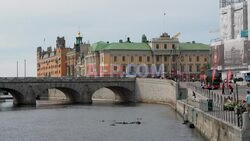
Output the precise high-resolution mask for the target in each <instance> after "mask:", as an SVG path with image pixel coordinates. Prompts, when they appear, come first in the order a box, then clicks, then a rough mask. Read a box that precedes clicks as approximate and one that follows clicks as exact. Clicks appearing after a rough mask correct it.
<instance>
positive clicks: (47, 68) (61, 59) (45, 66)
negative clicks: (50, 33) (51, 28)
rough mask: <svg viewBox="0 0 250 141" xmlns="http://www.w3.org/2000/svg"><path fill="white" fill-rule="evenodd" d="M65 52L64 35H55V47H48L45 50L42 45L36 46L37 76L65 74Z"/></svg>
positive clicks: (60, 75) (59, 75)
mask: <svg viewBox="0 0 250 141" xmlns="http://www.w3.org/2000/svg"><path fill="white" fill-rule="evenodd" d="M66 53H67V48H66V47H65V39H64V37H62V38H60V37H57V40H56V48H55V49H54V50H52V47H48V48H47V51H44V50H42V47H38V48H37V76H38V77H62V76H65V75H66Z"/></svg>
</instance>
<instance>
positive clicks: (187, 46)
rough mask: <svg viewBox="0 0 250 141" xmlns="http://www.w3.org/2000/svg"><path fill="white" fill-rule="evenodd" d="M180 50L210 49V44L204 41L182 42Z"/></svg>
mask: <svg viewBox="0 0 250 141" xmlns="http://www.w3.org/2000/svg"><path fill="white" fill-rule="evenodd" d="M180 50H205V51H209V50H210V46H209V45H206V44H202V43H180Z"/></svg>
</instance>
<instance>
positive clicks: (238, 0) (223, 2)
mask: <svg viewBox="0 0 250 141" xmlns="http://www.w3.org/2000/svg"><path fill="white" fill-rule="evenodd" d="M244 1H246V0H220V8H223V7H226V6H228V5H231V4H234V3H241V2H244Z"/></svg>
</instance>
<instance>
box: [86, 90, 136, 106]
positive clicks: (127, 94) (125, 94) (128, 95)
mask: <svg viewBox="0 0 250 141" xmlns="http://www.w3.org/2000/svg"><path fill="white" fill-rule="evenodd" d="M102 88H107V89H109V90H110V91H112V92H113V94H114V95H115V97H116V96H118V97H119V98H120V100H121V101H120V102H124V103H127V102H134V95H133V91H131V90H130V89H128V88H125V87H122V86H105V87H100V88H97V89H95V90H94V91H93V92H92V93H91V101H92V99H93V95H94V94H95V92H96V91H98V90H100V89H102ZM115 99H116V98H115Z"/></svg>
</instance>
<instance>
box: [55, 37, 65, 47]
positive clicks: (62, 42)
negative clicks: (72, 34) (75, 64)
mask: <svg viewBox="0 0 250 141" xmlns="http://www.w3.org/2000/svg"><path fill="white" fill-rule="evenodd" d="M56 48H65V39H64V37H57V40H56Z"/></svg>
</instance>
